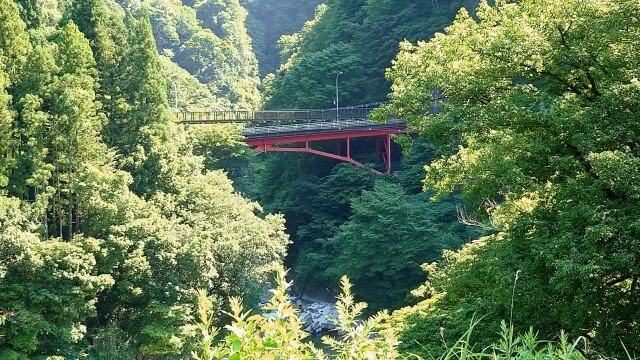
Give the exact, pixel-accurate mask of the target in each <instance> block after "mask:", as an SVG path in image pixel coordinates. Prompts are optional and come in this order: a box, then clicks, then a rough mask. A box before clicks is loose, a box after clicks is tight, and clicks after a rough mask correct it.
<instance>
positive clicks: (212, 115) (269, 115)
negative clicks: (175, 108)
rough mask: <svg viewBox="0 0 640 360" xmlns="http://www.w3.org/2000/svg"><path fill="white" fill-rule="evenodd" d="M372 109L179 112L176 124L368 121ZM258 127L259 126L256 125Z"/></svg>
mask: <svg viewBox="0 0 640 360" xmlns="http://www.w3.org/2000/svg"><path fill="white" fill-rule="evenodd" d="M372 110H373V108H361V107H348V108H340V109H338V110H336V109H325V110H259V111H253V110H235V111H208V112H179V113H177V114H176V116H177V120H178V122H181V123H186V124H199V123H247V122H258V123H262V122H282V121H294V122H305V121H332V120H336V119H339V120H349V119H352V120H355V119H368V118H369V113H370V112H371V111H372ZM257 125H258V126H260V125H261V124H257Z"/></svg>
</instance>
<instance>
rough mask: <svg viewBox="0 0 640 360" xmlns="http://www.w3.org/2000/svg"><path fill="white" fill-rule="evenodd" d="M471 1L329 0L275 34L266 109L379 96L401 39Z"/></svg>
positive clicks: (437, 24) (427, 30)
mask: <svg viewBox="0 0 640 360" xmlns="http://www.w3.org/2000/svg"><path fill="white" fill-rule="evenodd" d="M477 3H478V1H477V0H441V1H434V0H418V1H414V0H394V1H391V0H329V1H327V2H325V3H324V4H323V5H320V6H319V7H318V8H317V10H316V14H315V18H314V19H313V20H311V21H309V22H307V23H306V24H305V25H304V27H303V28H302V29H301V30H300V31H298V32H297V33H295V34H293V35H288V36H284V37H282V38H281V40H280V42H279V45H280V47H281V53H282V60H283V62H282V65H281V66H280V68H279V69H278V70H277V71H276V72H274V73H273V74H272V75H269V76H268V77H267V79H266V81H265V86H266V90H265V97H266V99H265V105H266V106H267V107H269V108H280V107H285V108H286V107H299V108H326V107H331V106H332V104H334V100H335V77H336V74H337V73H339V72H343V74H342V75H341V76H340V103H341V104H344V105H345V106H349V105H358V104H364V103H369V102H374V101H380V100H384V99H385V98H386V95H387V93H388V91H389V82H388V81H386V80H385V70H386V68H387V67H389V66H390V65H391V60H392V59H393V58H394V57H395V56H396V54H397V53H398V50H399V47H398V44H399V42H400V41H402V40H405V39H406V40H409V41H417V40H425V39H429V38H430V37H431V36H432V35H433V34H434V33H435V32H436V31H440V30H442V29H443V28H444V27H445V26H446V25H448V24H450V23H451V21H452V20H453V18H454V16H455V14H456V13H457V12H458V10H459V9H460V8H461V7H466V8H467V9H469V10H473V9H474V8H475V5H476V4H477Z"/></svg>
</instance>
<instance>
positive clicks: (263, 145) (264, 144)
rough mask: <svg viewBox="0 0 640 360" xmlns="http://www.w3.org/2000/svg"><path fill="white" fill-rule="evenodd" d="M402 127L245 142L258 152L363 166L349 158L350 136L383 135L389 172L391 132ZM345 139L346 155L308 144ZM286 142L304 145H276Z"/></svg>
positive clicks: (396, 131)
mask: <svg viewBox="0 0 640 360" xmlns="http://www.w3.org/2000/svg"><path fill="white" fill-rule="evenodd" d="M403 132H404V129H377V130H359V131H341V132H335V133H322V134H305V135H295V136H275V137H270V138H262V139H247V140H246V142H247V144H248V145H249V146H252V147H255V150H257V151H260V152H303V153H308V154H315V155H320V156H325V157H328V158H332V159H336V160H340V161H344V162H348V163H351V164H353V165H355V166H358V167H361V168H364V164H362V163H361V162H359V161H356V160H354V159H352V158H351V146H350V145H351V138H356V137H374V136H384V137H385V142H384V147H385V153H386V154H385V155H386V156H385V159H384V160H385V170H386V172H387V173H390V172H391V134H400V133H403ZM340 139H346V142H347V153H346V156H342V155H340V151H339V150H338V154H332V153H329V152H326V151H321V150H317V149H313V148H311V147H310V146H309V142H311V141H322V140H340ZM286 143H304V144H305V146H304V147H278V146H274V145H276V144H286ZM371 172H373V173H375V174H381V173H380V172H379V171H377V170H374V169H371Z"/></svg>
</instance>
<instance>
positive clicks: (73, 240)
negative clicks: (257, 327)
mask: <svg viewBox="0 0 640 360" xmlns="http://www.w3.org/2000/svg"><path fill="white" fill-rule="evenodd" d="M0 60H1V61H0V224H1V225H0V358H2V359H27V358H51V357H54V358H68V359H78V358H85V357H90V358H96V359H99V358H105V357H107V358H118V359H133V358H141V357H144V358H185V357H189V356H190V354H191V351H192V350H193V349H194V347H195V346H196V342H197V341H196V333H195V331H194V329H193V327H192V324H193V322H194V317H193V310H194V308H195V306H196V302H197V296H198V290H201V291H203V292H204V293H205V294H206V296H207V297H209V298H210V299H211V300H215V301H216V302H219V303H220V304H222V303H225V302H227V301H228V299H229V297H231V296H242V297H243V298H244V299H245V300H246V301H247V303H254V302H255V301H256V300H257V298H259V297H260V296H261V295H262V293H263V292H264V287H265V286H266V285H267V282H268V280H269V279H270V278H271V275H270V274H271V270H272V269H274V268H275V267H277V266H278V265H279V264H280V263H281V260H282V257H283V256H284V254H285V252H286V245H287V243H288V237H287V235H286V234H285V233H284V222H283V220H282V218H281V217H280V216H274V215H267V214H264V213H263V212H262V211H261V208H260V206H259V205H258V204H257V203H254V202H250V201H248V200H246V199H244V198H242V197H241V196H240V195H238V194H237V193H235V192H234V190H233V187H232V184H231V182H230V181H229V180H228V178H227V176H226V175H225V174H224V173H223V172H221V171H208V170H207V169H206V167H205V164H204V159H203V158H202V157H198V156H194V155H193V150H194V148H195V147H197V146H199V144H198V143H197V140H194V139H193V138H192V137H191V136H189V134H188V133H186V132H185V131H184V129H182V128H180V127H178V126H176V124H175V123H174V122H173V117H172V115H171V113H170V111H169V104H168V102H167V86H166V82H165V79H164V78H163V76H162V73H163V71H162V69H163V65H162V60H161V58H160V57H159V55H158V53H157V50H156V42H155V40H154V37H153V34H152V27H151V23H150V21H149V18H148V16H147V15H145V13H144V12H142V13H141V14H140V18H139V19H134V18H133V17H131V16H126V15H125V13H124V11H123V10H122V9H121V8H120V7H119V6H118V5H117V4H115V3H113V2H110V1H109V0H86V1H84V0H83V1H74V2H63V1H61V2H59V3H58V2H56V1H48V2H32V1H29V0H20V1H13V0H9V1H1V2H0ZM220 141H222V142H224V139H220V140H219V141H218V143H220ZM225 299H226V300H225ZM219 310H220V308H219V307H218V308H216V309H213V312H212V313H211V316H214V318H215V319H219V318H220V317H219V316H220V313H219Z"/></svg>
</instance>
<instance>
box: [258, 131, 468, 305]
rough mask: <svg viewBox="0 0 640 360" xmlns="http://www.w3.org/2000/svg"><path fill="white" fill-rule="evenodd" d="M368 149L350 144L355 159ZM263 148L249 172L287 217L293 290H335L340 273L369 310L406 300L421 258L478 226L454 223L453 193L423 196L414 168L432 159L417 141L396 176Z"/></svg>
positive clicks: (263, 197) (433, 256)
mask: <svg viewBox="0 0 640 360" xmlns="http://www.w3.org/2000/svg"><path fill="white" fill-rule="evenodd" d="M331 145H332V144H331ZM368 148H373V144H368V143H367V142H366V141H364V142H357V141H354V143H353V145H352V149H355V150H353V151H354V153H353V154H354V156H358V157H361V158H362V159H366V158H367V157H368V156H370V154H369V153H368V152H367V151H368V150H367V149H368ZM394 151H395V152H396V153H399V149H395V150H394ZM269 155H271V156H269V158H268V159H267V160H266V161H265V162H264V163H263V164H262V167H261V168H260V169H259V173H258V176H257V177H258V190H257V191H256V192H257V199H258V200H259V201H260V203H261V204H263V205H264V206H265V207H266V208H267V209H269V210H270V211H274V212H281V213H282V214H283V215H284V216H285V219H286V220H287V230H288V232H289V233H290V234H291V237H292V240H293V244H292V245H291V246H290V249H289V253H288V257H287V262H286V263H287V265H288V266H290V267H291V268H292V275H294V277H295V279H296V280H297V282H298V283H299V284H300V285H299V290H300V291H310V292H311V293H314V292H316V291H318V290H322V289H327V288H328V289H329V290H336V289H337V286H338V283H339V279H340V277H341V276H342V275H344V274H347V275H349V277H350V278H351V279H352V280H353V282H354V288H355V290H356V294H357V296H358V297H359V298H360V299H362V300H364V301H366V302H368V303H369V304H370V305H371V308H372V309H374V310H377V309H381V308H393V309H395V308H398V307H400V306H402V305H404V304H407V303H411V302H412V301H413V300H412V299H411V297H410V296H409V293H410V291H411V290H412V289H414V288H415V287H417V286H418V285H419V284H420V283H421V281H423V279H424V274H423V273H422V271H421V270H420V265H421V264H422V263H425V262H431V261H435V260H437V259H438V258H439V257H440V254H441V251H442V249H444V248H447V249H453V248H457V247H458V246H460V245H461V244H463V243H465V242H466V241H468V240H470V239H472V238H473V237H474V236H476V235H477V234H478V233H479V232H478V231H477V230H476V229H473V228H470V227H467V226H464V225H462V224H460V223H459V222H458V217H457V212H456V203H458V202H459V199H457V198H456V197H455V196H454V197H450V198H447V199H446V200H445V201H442V202H440V203H429V202H428V196H426V195H425V194H423V193H421V188H422V186H421V183H420V179H421V176H423V175H421V174H422V170H421V169H422V167H423V164H424V163H425V162H428V161H430V160H431V159H432V155H431V153H430V152H429V150H428V149H427V148H426V147H425V144H424V143H422V142H421V141H415V142H414V144H413V145H412V149H411V150H410V152H408V153H407V155H406V156H405V158H404V159H403V161H402V162H401V163H400V164H399V165H398V169H399V170H401V171H400V172H398V173H396V176H390V175H384V176H379V175H374V174H372V173H371V172H369V171H368V170H366V169H359V168H356V167H354V166H352V165H350V164H340V165H337V166H336V165H335V161H334V160H331V159H326V158H314V157H311V156H309V155H299V156H297V157H296V156H295V155H292V154H285V155H280V154H269ZM372 160H374V159H372ZM397 160H398V159H396V161H397ZM400 259H402V260H400Z"/></svg>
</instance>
